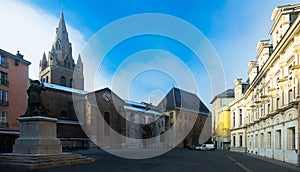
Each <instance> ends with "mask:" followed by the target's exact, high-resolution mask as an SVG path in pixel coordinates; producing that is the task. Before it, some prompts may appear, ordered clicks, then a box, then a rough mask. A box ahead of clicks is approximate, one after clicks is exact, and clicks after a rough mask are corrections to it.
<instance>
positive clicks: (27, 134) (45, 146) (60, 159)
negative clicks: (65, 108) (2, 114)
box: [0, 116, 95, 171]
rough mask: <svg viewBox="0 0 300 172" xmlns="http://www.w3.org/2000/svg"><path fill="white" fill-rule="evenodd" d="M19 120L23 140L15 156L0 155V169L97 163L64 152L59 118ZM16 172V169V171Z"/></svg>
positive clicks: (32, 168) (36, 117)
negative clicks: (58, 122)
mask: <svg viewBox="0 0 300 172" xmlns="http://www.w3.org/2000/svg"><path fill="white" fill-rule="evenodd" d="M18 120H19V121H20V138H18V139H17V140H16V142H15V145H14V148H13V153H1V154H0V168H1V169H3V168H4V171H5V170H6V169H9V170H11V169H12V168H17V169H18V171H20V169H19V168H25V169H30V170H35V169H43V168H53V167H60V166H66V165H75V164H86V163H91V162H94V161H95V160H94V159H92V158H88V157H84V156H81V155H79V154H72V153H62V146H61V144H60V140H59V139H57V138H56V123H57V119H55V118H49V117H44V116H25V117H20V118H19V119H18ZM16 171H17V170H16Z"/></svg>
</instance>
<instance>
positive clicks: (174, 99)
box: [158, 87, 210, 114]
mask: <svg viewBox="0 0 300 172" xmlns="http://www.w3.org/2000/svg"><path fill="white" fill-rule="evenodd" d="M158 106H159V108H161V109H162V110H165V111H169V110H175V109H181V110H187V111H192V112H198V113H202V114H209V113H210V111H209V109H208V108H207V107H206V106H205V105H204V103H203V102H202V101H201V100H200V99H199V98H198V96H197V95H196V94H193V93H190V92H187V91H184V90H181V89H179V88H175V87H173V88H172V89H171V90H170V91H169V92H168V94H167V95H166V96H165V97H164V98H163V100H162V101H161V102H160V103H159V105H158Z"/></svg>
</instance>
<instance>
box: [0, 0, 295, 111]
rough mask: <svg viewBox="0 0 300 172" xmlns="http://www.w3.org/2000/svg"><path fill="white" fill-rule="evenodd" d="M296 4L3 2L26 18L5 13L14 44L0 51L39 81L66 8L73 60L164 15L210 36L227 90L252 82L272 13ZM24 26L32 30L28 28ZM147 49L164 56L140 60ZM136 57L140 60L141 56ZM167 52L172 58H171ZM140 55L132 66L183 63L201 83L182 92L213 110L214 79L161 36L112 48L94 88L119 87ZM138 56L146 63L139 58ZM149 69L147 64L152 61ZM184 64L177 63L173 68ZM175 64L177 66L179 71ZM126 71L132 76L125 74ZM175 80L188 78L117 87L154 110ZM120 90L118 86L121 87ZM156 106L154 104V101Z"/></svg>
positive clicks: (161, 76)
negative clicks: (117, 28) (112, 30)
mask: <svg viewBox="0 0 300 172" xmlns="http://www.w3.org/2000/svg"><path fill="white" fill-rule="evenodd" d="M294 3H297V1H296V0H286V1H285V0H264V1H261V0H253V1H240V0H228V1H222V0H215V1H202V0H187V1H179V0H178V1H174V0H151V1H149V0H128V1H127V0H119V1H115V0H111V1H98V2H96V1H79V0H74V1H67V0H60V1H58V0H43V1H40V0H26V1H18V0H12V1H10V2H7V1H6V2H4V1H0V5H1V4H2V5H1V6H4V4H5V5H6V7H7V8H6V10H8V11H10V12H11V13H14V14H18V12H22V13H20V15H19V16H18V15H16V16H17V17H11V16H4V15H8V14H9V13H1V12H0V16H1V15H2V17H4V20H10V21H8V22H9V23H10V25H7V27H8V28H7V30H4V31H1V29H0V31H1V32H2V33H3V32H4V33H5V35H0V36H1V37H2V38H3V37H4V38H5V36H6V35H10V34H9V32H12V33H11V35H10V36H9V37H8V38H10V40H11V43H10V42H9V41H4V40H3V42H2V41H0V48H2V49H5V50H8V51H12V52H15V51H16V50H17V49H18V50H21V52H23V54H24V55H25V58H27V59H28V60H29V61H32V62H33V61H34V62H33V63H32V65H31V66H30V77H31V78H35V77H37V69H38V66H37V64H38V62H36V61H38V60H37V59H41V57H42V53H43V52H44V51H45V52H47V51H49V50H50V47H51V44H52V41H53V40H54V31H55V27H57V24H58V18H59V15H60V10H61V8H62V7H63V9H64V15H65V19H66V22H67V29H68V31H69V36H70V39H71V42H72V44H73V49H74V54H73V56H74V58H75V59H76V58H77V56H78V53H80V52H81V51H82V50H84V46H85V45H86V43H88V42H89V40H90V39H91V38H92V37H93V35H95V34H96V33H97V32H98V31H99V30H101V28H103V27H104V26H106V25H108V24H110V23H112V22H114V21H115V20H118V19H121V18H123V17H127V16H130V15H136V14H142V13H161V14H167V15H171V16H175V17H178V18H180V19H183V20H185V21H187V22H189V23H190V24H192V25H194V26H195V27H196V28H197V29H199V30H200V31H201V32H202V33H203V34H204V36H206V38H207V39H208V40H209V41H210V43H211V45H212V46H213V47H214V49H215V51H216V53H217V54H218V56H219V59H220V62H221V64H222V66H223V69H222V70H224V74H225V80H226V83H225V84H226V85H225V88H231V87H233V80H234V79H235V78H243V79H244V80H246V79H247V71H248V66H247V64H248V61H250V60H253V59H254V58H255V56H256V53H257V50H256V44H257V42H258V41H259V40H262V39H268V38H270V36H269V35H268V32H269V29H270V27H271V25H272V22H271V21H270V17H271V13H272V11H273V9H274V8H275V7H276V6H278V5H285V4H294ZM10 8H11V9H10ZM27 14H28V15H27ZM40 16H42V17H40ZM26 17H27V18H26ZM2 21H3V19H2ZM22 21H27V22H24V23H23V22H22ZM20 22H21V23H20ZM16 23H17V24H18V26H23V28H24V29H23V30H22V31H21V30H16V31H17V32H16V31H15V32H13V31H12V29H11V28H9V27H14V25H15V24H16ZM28 23H29V24H28ZM27 25H28V26H27ZM30 25H33V26H35V27H34V29H32V28H30ZM37 27H38V28H37ZM26 28H28V29H26ZM2 29H3V28H2ZM169 29H171V28H169ZM19 32H20V33H19ZM39 32H41V33H39ZM18 33H19V34H18ZM38 34H40V35H38ZM28 35H31V36H32V35H36V37H34V38H32V37H31V38H30V40H29V38H28V37H26V36H28ZM8 38H7V39H8ZM16 41H18V43H16ZM28 43H29V44H28ZM30 45H31V46H30ZM33 47H34V48H33ZM147 49H149V50H151V49H155V50H163V51H159V52H157V51H147V54H143V52H145V51H144V50H147ZM138 52H141V53H140V54H139V53H138ZM166 52H169V53H170V54H166ZM135 53H137V54H136V55H135V56H134V57H135V58H136V59H138V60H131V62H132V63H131V64H134V63H136V64H137V65H141V66H143V65H142V62H144V63H147V60H149V59H151V57H152V58H154V59H155V58H157V59H159V55H161V54H159V53H162V54H163V55H165V56H169V57H170V58H171V59H172V58H178V59H179V61H181V62H183V63H184V65H183V66H184V67H186V68H187V69H188V70H189V71H188V70H187V71H185V72H191V73H192V75H193V77H195V78H196V80H197V85H198V90H197V89H195V88H194V87H189V86H188V85H184V86H182V88H183V89H185V90H188V91H190V92H194V93H197V94H198V95H199V96H200V97H201V99H202V100H203V101H204V103H205V104H206V105H207V106H208V107H209V106H210V105H209V102H210V100H211V99H212V98H213V96H215V94H216V92H218V91H220V90H217V91H216V92H213V91H212V86H211V85H210V82H209V79H210V76H209V75H208V73H207V70H206V67H205V65H204V64H203V63H201V61H199V60H198V59H197V57H196V56H195V54H193V53H192V52H191V51H190V50H189V49H188V48H187V47H185V46H184V45H182V44H181V43H180V42H176V41H174V40H172V39H169V38H165V37H161V36H157V35H142V36H138V37H134V38H130V39H127V40H125V41H123V42H122V43H120V44H118V45H117V46H115V47H114V48H113V49H112V50H111V51H110V52H109V53H108V54H107V56H105V59H104V60H103V61H102V63H101V65H99V68H98V69H97V70H98V72H99V73H98V75H104V77H103V76H100V78H97V77H96V80H98V81H100V82H99V83H98V84H99V85H97V86H95V87H96V88H101V87H105V86H109V87H113V85H114V84H112V83H111V82H110V81H108V80H110V79H111V77H112V76H113V75H114V74H115V73H116V72H120V73H122V70H121V69H122V68H121V69H120V65H122V64H126V63H124V61H125V60H126V59H127V58H129V57H132V56H133V55H134V54H135ZM141 55H143V56H149V57H145V58H143V57H139V56H141ZM129 61H130V60H129ZM158 61H159V60H158ZM84 63H85V62H84ZM148 63H150V62H149V61H148ZM179 63H180V62H178V63H176V64H179ZM127 64H128V65H127V67H130V66H131V65H130V63H127ZM176 64H175V63H174V65H176ZM172 65H173V64H172ZM148 67H149V66H148ZM85 68H86V67H85ZM166 68H168V66H166ZM123 69H124V70H125V69H126V70H128V69H127V68H126V67H124V68H123ZM220 70H221V69H220ZM183 72H184V71H183ZM172 77H173V78H172ZM176 77H181V78H184V77H185V76H168V73H166V72H164V71H159V70H147V71H143V72H142V73H139V74H138V75H137V76H135V77H134V78H133V80H132V83H131V85H130V86H129V87H128V89H126V90H125V91H124V88H119V86H117V87H116V92H117V93H118V94H120V95H121V97H123V98H124V96H125V92H126V93H128V94H129V96H128V97H126V96H125V99H127V98H128V99H132V100H135V101H147V102H149V101H153V103H155V102H154V100H153V99H159V98H160V97H161V96H162V95H164V94H165V93H166V92H167V91H168V90H169V89H170V88H171V87H172V86H173V85H175V86H179V85H178V83H176ZM178 80H180V79H178ZM120 81H121V80H120ZM183 82H184V81H183ZM117 85H121V84H120V83H118V84H117ZM122 91H123V92H122ZM155 101H156V102H157V100H155Z"/></svg>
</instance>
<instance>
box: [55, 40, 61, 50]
mask: <svg viewBox="0 0 300 172" xmlns="http://www.w3.org/2000/svg"><path fill="white" fill-rule="evenodd" d="M55 46H56V47H55V48H56V50H60V44H59V42H56V44H55Z"/></svg>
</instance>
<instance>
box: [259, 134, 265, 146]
mask: <svg viewBox="0 0 300 172" xmlns="http://www.w3.org/2000/svg"><path fill="white" fill-rule="evenodd" d="M260 147H261V148H263V147H264V133H260Z"/></svg>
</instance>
